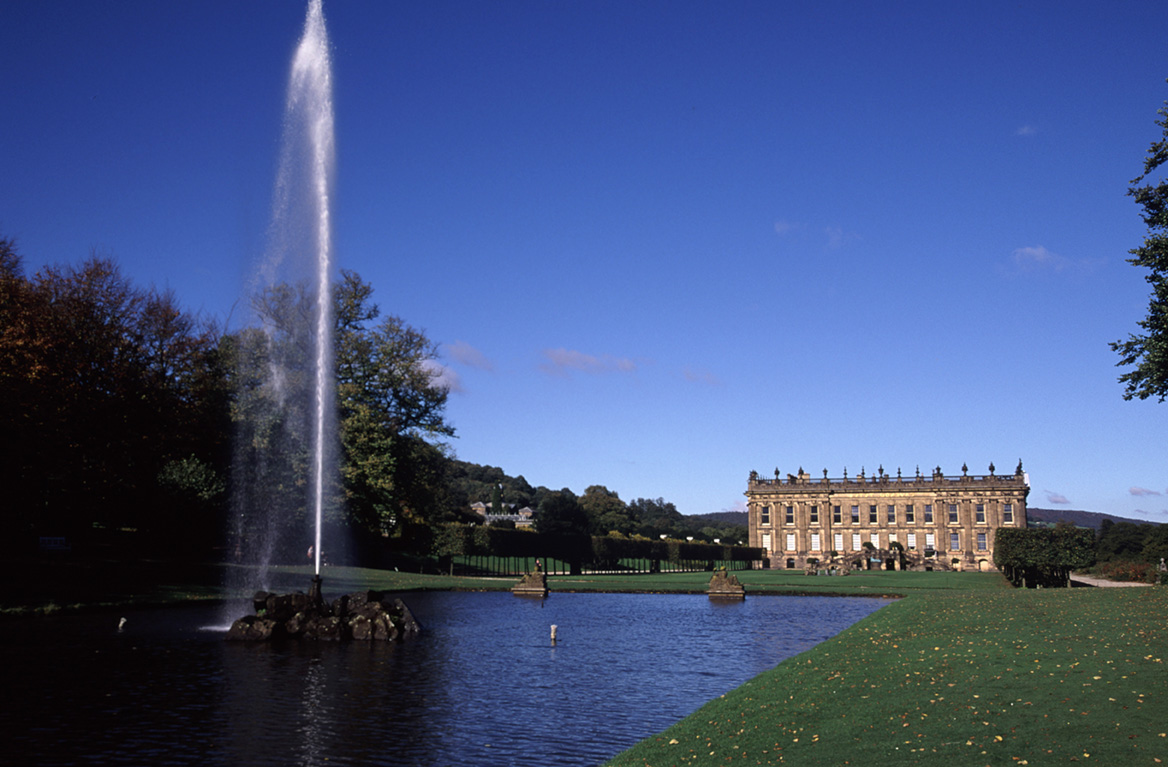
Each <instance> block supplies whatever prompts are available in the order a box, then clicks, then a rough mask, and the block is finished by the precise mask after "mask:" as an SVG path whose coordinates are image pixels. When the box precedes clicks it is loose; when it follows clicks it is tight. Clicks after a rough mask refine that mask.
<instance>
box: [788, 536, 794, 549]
mask: <svg viewBox="0 0 1168 767" xmlns="http://www.w3.org/2000/svg"><path fill="white" fill-rule="evenodd" d="M794 550H795V534H794V533H787V551H794Z"/></svg>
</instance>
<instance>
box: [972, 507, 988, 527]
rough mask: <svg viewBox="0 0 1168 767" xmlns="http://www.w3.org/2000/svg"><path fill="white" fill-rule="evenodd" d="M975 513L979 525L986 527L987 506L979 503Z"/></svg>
mask: <svg viewBox="0 0 1168 767" xmlns="http://www.w3.org/2000/svg"><path fill="white" fill-rule="evenodd" d="M974 513H975V514H976V515H977V523H978V524H979V525H984V524H985V504H984V503H979V504H978V505H977V507H976V509H975V510H974Z"/></svg>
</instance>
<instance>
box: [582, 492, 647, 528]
mask: <svg viewBox="0 0 1168 767" xmlns="http://www.w3.org/2000/svg"><path fill="white" fill-rule="evenodd" d="M580 506H581V507H582V508H583V509H584V513H585V514H586V515H587V516H588V529H589V531H590V532H591V533H592V535H608V534H609V533H618V534H621V535H628V534H629V533H631V532H633V531H634V530H635V529H636V526H637V524H636V520H635V519H633V516H632V514H631V513H630V512H629V507H628V506H626V505H625V502H624V501H622V500H621V499H620V496H619V495H617V493H616V492H615V491H612V490H609V489H608V488H607V487H605V486H604V485H591V486H589V487H588V488H587V489H586V490H585V491H584V495H582V496H580Z"/></svg>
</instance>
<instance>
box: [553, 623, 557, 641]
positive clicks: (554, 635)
mask: <svg viewBox="0 0 1168 767" xmlns="http://www.w3.org/2000/svg"><path fill="white" fill-rule="evenodd" d="M556 628H557V627H556V624H554V623H553V624H552V644H555V643H556Z"/></svg>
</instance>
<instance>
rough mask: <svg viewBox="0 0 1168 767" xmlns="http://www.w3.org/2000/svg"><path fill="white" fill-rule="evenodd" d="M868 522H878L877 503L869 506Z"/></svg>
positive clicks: (871, 523)
mask: <svg viewBox="0 0 1168 767" xmlns="http://www.w3.org/2000/svg"><path fill="white" fill-rule="evenodd" d="M868 524H870V525H874V524H876V504H872V505H871V506H869V507H868Z"/></svg>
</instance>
